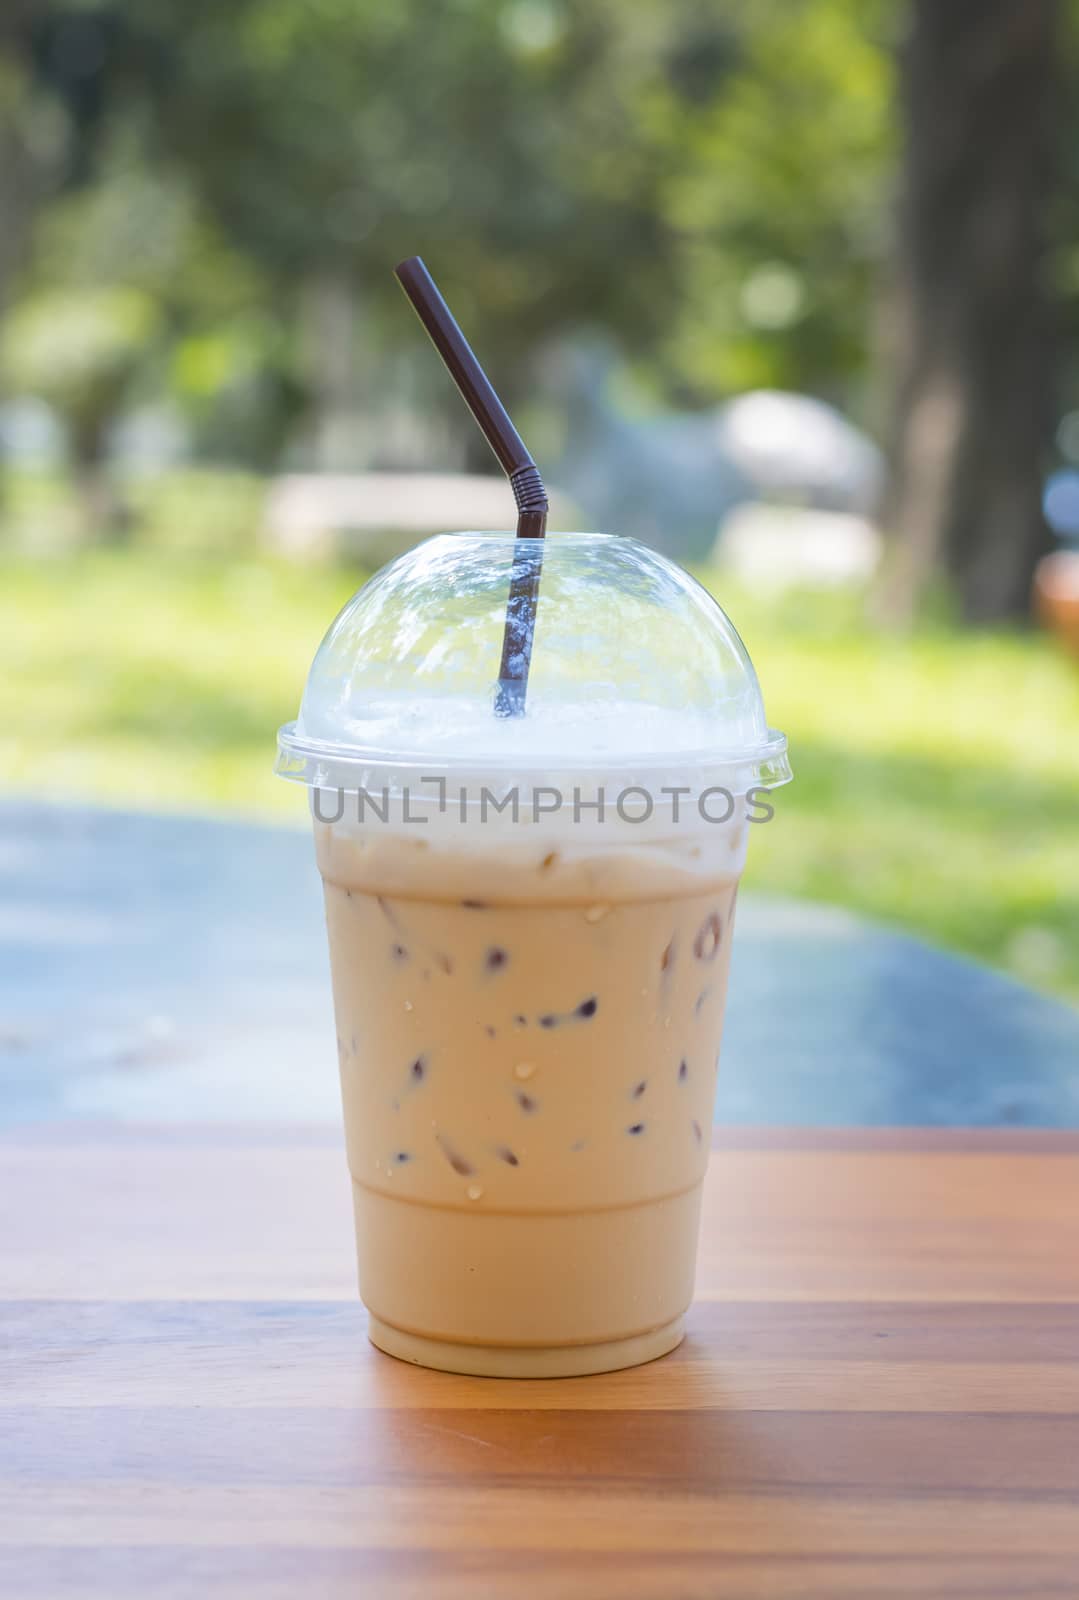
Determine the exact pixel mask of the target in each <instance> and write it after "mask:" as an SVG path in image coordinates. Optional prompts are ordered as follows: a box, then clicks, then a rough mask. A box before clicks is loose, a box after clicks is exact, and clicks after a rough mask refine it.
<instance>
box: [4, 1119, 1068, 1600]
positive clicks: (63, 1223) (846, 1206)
mask: <svg viewBox="0 0 1079 1600" xmlns="http://www.w3.org/2000/svg"><path fill="white" fill-rule="evenodd" d="M719 1141H720V1142H719V1145H718V1147H717V1150H716V1152H715V1153H714V1155H713V1158H712V1166H711V1171H710V1175H709V1181H708V1190H707V1199H706V1205H705V1218H704V1236H703V1243H702V1249H701V1261H700V1281H699V1297H698V1300H697V1302H696V1304H695V1305H694V1307H693V1310H692V1313H691V1315H690V1319H689V1329H690V1331H689V1336H688V1337H687V1339H686V1341H685V1344H684V1345H683V1346H682V1347H681V1349H679V1350H678V1351H677V1352H676V1353H674V1354H673V1355H671V1356H669V1357H667V1358H666V1359H665V1360H663V1361H660V1362H656V1363H653V1364H652V1365H651V1366H648V1367H642V1368H638V1369H636V1370H635V1371H629V1372H620V1373H615V1374H611V1375H608V1376H604V1377H596V1378H577V1379H570V1380H563V1381H547V1382H543V1381H528V1382H512V1381H507V1380H491V1379H477V1378H461V1377H454V1376H450V1375H448V1374H443V1373H435V1372H425V1371H422V1370H420V1369H417V1368H412V1367H408V1366H405V1365H402V1364H400V1363H398V1362H395V1361H393V1360H391V1359H390V1358H389V1357H386V1356H383V1355H380V1354H379V1353H378V1352H377V1351H375V1350H374V1349H372V1348H371V1347H370V1346H369V1345H368V1344H367V1342H366V1340H365V1338H364V1316H363V1312H362V1309H361V1308H360V1306H359V1305H358V1303H357V1302H356V1300H355V1297H354V1291H353V1263H352V1239H351V1219H350V1213H349V1196H348V1185H347V1180H346V1176H345V1169H344V1161H343V1152H342V1150H341V1147H340V1142H339V1138H338V1136H337V1134H336V1133H335V1132H333V1131H331V1130H326V1131H325V1132H322V1131H320V1130H302V1131H300V1130H295V1129H281V1130H274V1129H267V1128H261V1129H259V1128H248V1129H244V1130H237V1129H227V1128H221V1127H214V1128H211V1127H203V1128H197V1127H194V1128H192V1127H188V1128H175V1127H173V1128H167V1127H160V1128H157V1129H154V1128H141V1129H124V1128H118V1127H107V1126H101V1127H98V1128H93V1127H87V1126H85V1125H75V1124H67V1125H63V1126H55V1127H51V1128H50V1127H47V1126H42V1127H37V1128H28V1129H22V1130H17V1131H13V1132H10V1133H8V1134H6V1135H4V1136H3V1137H2V1138H0V1593H2V1594H3V1595H5V1596H8V1595H10V1596H12V1597H13V1600H36V1597H40V1596H63V1597H65V1600H67V1597H82V1596H86V1597H91V1596H92V1597H95V1600H98V1597H101V1600H127V1597H128V1596H132V1597H133V1596H139V1597H140V1600H141V1597H144V1596H149V1595H153V1596H155V1597H170V1600H171V1597H174V1596H175V1597H179V1596H184V1597H186V1596H192V1595H195V1594H199V1595H203V1594H205V1595H211V1596H214V1597H215V1600H237V1597H240V1596H243V1597H245V1600H246V1597H249V1596H251V1597H257V1600H277V1597H285V1596H288V1597H293V1596H297V1595H311V1596H318V1597H320V1600H322V1597H329V1600H336V1597H338V1596H359V1595H363V1596H378V1597H381V1596H387V1597H390V1600H401V1597H405V1596H425V1597H426V1596H429V1595H436V1596H440V1597H442V1596H445V1597H447V1600H458V1597H459V1600H476V1597H487V1596H490V1597H502V1596H512V1597H517V1596H520V1597H523V1600H529V1597H533V1596H544V1597H546V1596H555V1597H558V1600H575V1597H588V1600H596V1597H606V1596H618V1597H619V1600H643V1597H650V1600H651V1597H654V1600H679V1597H695V1596H701V1597H704V1596H707V1597H708V1600H715V1597H718V1596H723V1597H724V1600H737V1597H738V1596H743V1595H744V1596H792V1597H793V1596H798V1597H799V1600H806V1597H814V1596H816V1597H820V1600H831V1597H833V1596H848V1595H850V1596H865V1597H877V1596H885V1595H888V1596H894V1597H897V1600H898V1597H900V1596H903V1597H907V1596H912V1595H917V1596H922V1595H928V1596H936V1595H941V1596H952V1595H955V1596H959V1595H962V1596H966V1597H968V1600H969V1597H978V1600H982V1597H988V1596H995V1595H998V1596H1009V1597H1011V1596H1039V1597H1043V1600H1047V1597H1050V1596H1052V1597H1059V1600H1064V1597H1065V1596H1067V1597H1068V1600H1074V1597H1075V1596H1076V1594H1079V1135H1077V1134H1075V1133H1059V1132H1058V1133H1052V1132H1045V1133H1034V1132H1029V1131H1027V1132H1023V1131H1011V1132H996V1133H993V1132H978V1133H971V1134H964V1133H962V1132H953V1131H944V1130H936V1131H930V1132H926V1131H918V1132H903V1131H898V1130H879V1129H878V1130H873V1129H869V1130H857V1131H850V1132H844V1131H843V1130H834V1129H833V1130H821V1129H818V1130H814V1131H813V1132H802V1133H799V1132H786V1133H785V1132H780V1131H761V1132H754V1131H753V1130H749V1129H747V1130H741V1131H739V1132H737V1133H735V1134H726V1135H722V1134H721V1135H720V1136H719Z"/></svg>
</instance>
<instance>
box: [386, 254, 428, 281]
mask: <svg viewBox="0 0 1079 1600" xmlns="http://www.w3.org/2000/svg"><path fill="white" fill-rule="evenodd" d="M417 267H419V268H420V269H421V271H426V268H425V267H424V265H423V257H422V256H406V257H405V259H404V260H403V261H399V262H398V263H397V265H396V266H395V267H394V269H393V275H394V277H395V278H400V277H401V276H402V274H405V275H407V274H408V273H410V272H414V271H415V270H416V268H417Z"/></svg>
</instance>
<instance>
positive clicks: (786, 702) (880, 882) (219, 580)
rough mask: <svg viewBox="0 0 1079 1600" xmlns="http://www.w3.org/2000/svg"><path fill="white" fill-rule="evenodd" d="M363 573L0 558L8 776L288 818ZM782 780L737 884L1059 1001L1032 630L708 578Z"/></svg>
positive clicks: (133, 800) (1067, 819)
mask: <svg viewBox="0 0 1079 1600" xmlns="http://www.w3.org/2000/svg"><path fill="white" fill-rule="evenodd" d="M361 576H362V574H359V573H357V572H346V571H341V570H326V569H307V568H298V567H293V566H289V565H285V564H275V563H270V562H262V561H254V560H251V561H239V562H233V563H230V564H225V565H220V564H218V565H210V564H204V563H202V562H200V561H195V560H188V561H184V560H182V559H180V558H178V557H172V558H168V557H166V556H163V555H161V554H151V553H146V552H142V551H134V552H129V553H123V554H119V553H116V554H112V553H94V554H88V555H84V556H81V557H79V558H77V559H73V560H69V561H65V562H61V561H59V560H56V561H52V562H37V563H32V562H29V561H23V562H10V561H9V562H7V563H5V565H4V569H3V588H2V598H0V620H2V634H0V665H2V668H3V679H2V682H3V687H2V689H0V694H2V697H3V705H2V707H0V712H2V727H3V735H2V743H3V768H2V771H3V779H4V782H5V784H6V785H7V787H8V788H9V789H13V790H18V791H21V792H23V793H37V794H44V795H48V796H49V797H50V798H57V799H66V800H78V799H92V800H98V801H104V802H108V803H112V804H117V805H123V806H131V807H152V808H156V809H162V810H192V809H197V810H215V809H216V810H229V811H233V812H242V813H245V814H248V815H251V816H259V817H263V818H275V819H277V820H280V821H286V822H294V823H296V824H297V825H304V824H305V823H306V808H305V805H304V801H303V797H302V796H301V795H300V794H299V792H298V791H297V790H296V789H295V788H294V787H293V786H291V785H288V784H283V783H281V782H279V781H278V780H276V779H275V778H274V777H273V775H272V771H271V769H272V764H273V757H274V733H275V731H276V728H277V726H278V724H279V723H280V722H282V721H284V720H286V719H287V718H289V717H291V716H293V715H294V714H295V711H296V708H297V704H298V701H299V695H300V690H301V687H302V684H303V679H304V675H305V673H306V671H307V667H308V665H309V663H310V660H311V657H312V655H313V653H314V650H315V648H316V646H317V644H318V642H319V640H320V639H321V637H322V635H323V633H324V631H325V629H326V627H327V625H328V623H329V621H330V619H331V618H332V617H333V616H334V614H335V613H336V611H337V610H338V608H339V607H340V606H341V605H342V604H343V603H344V601H345V600H346V599H347V598H348V596H349V595H350V594H351V593H352V591H353V590H354V589H355V587H356V586H357V584H358V582H359V581H360V578H361ZM710 581H711V583H712V586H713V587H714V588H715V590H716V592H717V593H719V594H720V595H721V598H722V599H723V601H724V603H725V605H726V606H727V608H728V610H729V611H730V612H731V614H732V615H733V616H734V618H735V620H736V621H737V623H738V625H739V628H740V629H741V631H742V634H743V637H744V638H745V640H746V643H747V645H748V646H749V649H750V652H751V654H752V656H753V659H754V661H755V663H756V665H757V669H758V672H759V674H760V677H761V682H762V685H763V688H764V692H765V699H766V704H767V706H768V711H769V715H770V718H771V720H772V722H773V723H774V725H775V726H777V727H780V728H783V729H784V730H785V731H786V732H787V734H788V735H789V737H790V740H791V750H792V760H793V763H794V769H795V782H794V783H793V784H791V785H790V786H789V787H788V788H786V789H784V790H782V791H781V793H780V794H779V795H778V796H777V802H776V803H777V821H776V823H775V824H774V825H771V826H769V827H767V828H760V829H757V830H756V831H755V834H754V838H753V841H752V849H751V853H750V865H749V869H748V881H749V883H750V884H751V885H753V886H755V887H761V888H769V889H775V890H779V891H782V892H784V893H789V894H795V895H804V896H811V897H813V898H815V899H819V900H826V901H834V902H836V903H838V904H842V905H845V906H850V907H853V908H855V909H857V910H860V911H864V912H866V913H868V914H871V915H874V916H877V917H881V918H884V919H886V920H890V921H891V922H893V923H895V924H896V925H897V926H902V927H905V928H907V929H909V930H911V931H912V932H914V933H916V934H919V935H921V936H923V937H925V938H928V939H931V940H935V941H937V942H940V943H943V944H947V945H950V946H953V947H955V948H958V949H962V950H966V951H968V952H970V953H972V954H974V955H977V956H981V957H983V958H985V959H986V960H989V961H992V962H995V963H996V964H998V965H1001V966H1005V967H1008V968H1010V969H1011V970H1012V971H1014V972H1015V973H1017V974H1018V975H1019V976H1021V977H1024V978H1026V979H1028V980H1030V981H1032V982H1035V983H1038V984H1040V985H1042V986H1044V987H1048V988H1054V989H1057V990H1059V991H1060V992H1062V993H1067V994H1070V995H1072V996H1073V997H1079V672H1077V670H1076V668H1075V666H1074V664H1072V663H1069V662H1068V661H1067V660H1066V659H1065V658H1064V657H1063V656H1061V655H1059V654H1058V653H1057V652H1056V650H1055V649H1054V647H1053V645H1052V644H1051V643H1050V642H1048V641H1046V640H1044V639H1041V638H1037V637H1028V636H1023V635H1019V634H1015V635H1007V634H999V635H981V636H971V635H963V634H959V633H957V632H953V631H950V630H949V629H948V628H946V627H945V626H943V625H939V626H936V627H933V628H930V629H927V630H925V631H923V632H920V633H918V634H917V635H915V636H914V637H913V638H911V639H882V638H880V637H879V636H877V635H874V634H873V633H872V632H871V631H869V630H868V629H867V628H866V627H865V626H864V624H863V623H862V622H861V621H860V619H859V611H858V608H857V606H856V604H855V603H854V602H853V601H852V600H851V599H849V598H848V599H834V598H829V599H823V598H820V597H816V598H814V599H807V598H805V597H796V596H788V597H786V598H785V599H784V600H782V601H777V602H775V603H767V602H765V601H763V600H762V599H761V598H760V597H759V596H751V595H748V594H745V593H739V592H738V591H737V590H733V589H732V588H731V586H730V585H728V584H727V583H726V582H725V581H724V582H720V581H719V580H718V579H717V578H714V577H713V578H712V579H711V580H710Z"/></svg>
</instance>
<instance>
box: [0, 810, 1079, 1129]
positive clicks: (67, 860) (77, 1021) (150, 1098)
mask: <svg viewBox="0 0 1079 1600" xmlns="http://www.w3.org/2000/svg"><path fill="white" fill-rule="evenodd" d="M719 1081H720V1092H719V1102H718V1106H717V1118H718V1119H719V1120H721V1121H731V1122H770V1123H806V1124H836V1123H885V1124H887V1123H921V1124H940V1125H948V1124H972V1125H974V1124H980V1125H989V1124H999V1123H1019V1124H1028V1125H1033V1126H1043V1127H1069V1126H1070V1127H1075V1126H1079V1013H1077V1012H1074V1011H1072V1010H1070V1009H1069V1008H1068V1007H1067V1006H1065V1005H1063V1004H1061V1003H1060V1002H1058V1001H1054V1000H1051V999H1047V998H1045V997H1043V996H1041V995H1038V994H1035V993H1034V992H1032V991H1030V990H1027V989H1025V988H1023V987H1022V986H1021V985H1019V984H1017V983H1015V982H1014V981H1012V980H1011V979H1008V978H1005V977H1002V976H999V975H997V974H995V973H993V972H990V971H988V970H985V969H983V968H980V967H978V966H975V965H973V964H972V963H970V962H968V961H965V960H961V959H959V958H957V957H953V956H948V955H943V954H941V953H939V952H937V951H934V950H930V949H928V948H926V947H925V946H923V945H921V944H919V943H918V942H916V941H915V940H912V939H909V938H906V937H903V936H900V935H897V934H892V933H889V932H887V931H885V930H883V929H881V928H879V927H877V926H874V925H873V924H870V923H866V922H864V921H862V920H861V919H859V918H857V917H854V916H852V915H850V914H849V913H847V912H843V911H838V910H834V909H831V908H828V907H824V906H817V905H810V904H803V903H798V902H794V901H786V900H779V899H774V898H762V897H754V896H753V895H744V896H743V897H742V898H741V900H740V902H739V909H738V930H737V936H736V939H735V947H734V957H733V963H732V972H731V1000H730V1006H729V1018H728V1024H727V1035H726V1039H725V1042H724V1049H723V1063H722V1067H721V1071H720V1080H719ZM337 1116H338V1088H337V1066H336V1049H335V1045H334V1029H333V1022H332V1013H331V1006H330V993H329V977H328V969H327V958H326V948H325V934H324V930H323V925H322V906H321V891H320V888H319V883H318V877H317V873H316V870H315V865H314V857H313V851H312V848H311V843H310V840H309V838H308V837H307V836H306V834H304V833H302V832H288V831H284V830H277V829H272V828H264V827H256V826H253V825H246V824H238V823H230V822H217V821H204V820H195V819H188V818H171V817H157V816H140V815H126V814H123V813H118V812H107V811H90V810H73V809H65V808H61V807H53V806H49V805H37V804H35V805H31V804H29V803H10V802H9V803H6V804H3V805H0V1124H5V1123H6V1124H10V1123H14V1122H20V1121H30V1120H38V1119H44V1118H58V1117H77V1118H96V1119H108V1120H123V1121H143V1120H148V1119H152V1120H154V1121H162V1120H175V1121H208V1120H214V1121H237V1120H243V1121H248V1122H249V1121H251V1120H252V1119H255V1120H266V1121H281V1120H290V1121H297V1122H299V1121H310V1122H319V1123H323V1122H326V1121H327V1120H330V1121H335V1120H336V1119H337Z"/></svg>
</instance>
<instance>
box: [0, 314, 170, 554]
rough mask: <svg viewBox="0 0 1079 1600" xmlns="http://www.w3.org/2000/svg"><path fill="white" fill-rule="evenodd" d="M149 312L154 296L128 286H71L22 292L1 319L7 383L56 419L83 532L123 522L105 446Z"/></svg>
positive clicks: (146, 332) (94, 533)
mask: <svg viewBox="0 0 1079 1600" xmlns="http://www.w3.org/2000/svg"><path fill="white" fill-rule="evenodd" d="M157 318H158V310H157V306H156V304H155V302H154V301H153V300H152V299H151V298H150V297H149V296H148V295H145V294H141V293H140V292H139V291H138V290H136V289H120V288H106V289H91V288H76V289H71V290H67V291H61V290H53V291H51V292H46V291H42V292H40V293H39V294H37V295H33V296H30V297H28V298H26V299H24V300H22V301H20V303H19V304H18V305H17V306H16V307H15V308H14V310H13V311H12V312H11V313H10V314H9V315H8V317H7V320H6V322H5V324H4V328H3V338H2V343H0V366H2V370H3V372H4V375H5V377H6V378H7V380H8V382H9V384H10V385H11V387H12V388H13V389H15V390H17V391H18V392H19V393H22V394H32V395H37V396H39V397H40V398H41V399H43V400H45V401H46V402H47V403H48V404H49V405H50V406H51V407H52V408H53V410H54V411H55V412H56V414H57V416H58V417H59V418H60V419H61V420H62V421H63V423H64V425H65V427H66V430H67V436H68V444H69V448H70V451H71V459H72V464H73V467H74V473H75V482H76V486H77V488H78V491H79V496H80V501H81V505H82V510H83V517H84V523H85V529H86V532H87V534H88V535H90V536H91V537H95V538H103V537H113V536H116V535H117V534H118V533H119V532H120V531H121V530H122V528H123V516H122V507H121V505H120V502H119V501H118V499H117V497H116V495H115V493H114V492H113V489H112V485H111V484H110V481H109V477H108V473H107V470H106V465H105V447H106V443H107V435H108V429H109V425H110V424H111V423H112V421H113V419H114V418H115V416H116V413H117V409H118V404H119V401H120V398H121V397H122V395H123V393H124V391H125V389H126V388H127V387H128V385H129V384H130V383H131V380H132V378H133V376H134V374H135V373H136V372H137V370H138V368H139V365H140V363H141V361H142V360H143V358H144V352H145V350H146V347H147V344H148V342H149V341H150V339H151V338H152V336H153V333H154V330H155V327H156V325H157Z"/></svg>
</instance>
